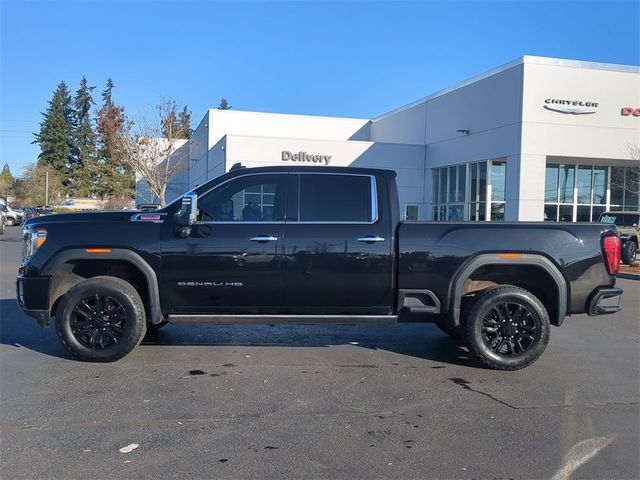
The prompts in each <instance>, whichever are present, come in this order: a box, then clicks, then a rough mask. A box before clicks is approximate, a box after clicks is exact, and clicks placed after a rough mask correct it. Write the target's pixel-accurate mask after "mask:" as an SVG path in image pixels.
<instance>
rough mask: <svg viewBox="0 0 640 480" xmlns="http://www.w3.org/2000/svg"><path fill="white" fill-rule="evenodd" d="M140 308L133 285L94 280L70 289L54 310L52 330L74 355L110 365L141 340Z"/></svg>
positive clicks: (115, 280) (113, 279) (143, 322)
mask: <svg viewBox="0 0 640 480" xmlns="http://www.w3.org/2000/svg"><path fill="white" fill-rule="evenodd" d="M146 325H147V322H146V320H145V311H144V305H143V304H142V300H141V298H140V295H139V294H138V292H137V291H136V289H135V288H133V286H132V285H131V284H130V283H128V282H126V281H124V280H122V279H120V278H116V277H107V276H101V277H94V278H90V279H88V280H84V281H82V282H80V283H79V284H77V285H75V286H74V287H73V288H71V289H70V290H69V291H68V292H67V293H66V294H65V295H64V297H63V298H62V299H61V301H60V305H59V306H58V308H57V310H56V331H57V333H58V338H60V341H61V342H62V344H63V345H64V347H65V348H66V349H67V350H68V351H69V352H71V353H72V354H73V355H74V356H76V357H78V358H80V359H82V360H87V361H92V362H113V361H115V360H119V359H120V358H122V357H124V356H125V355H126V354H128V353H129V352H130V351H131V350H133V349H134V348H135V347H136V346H137V345H138V344H139V343H140V342H141V341H142V338H143V337H144V334H145V332H146Z"/></svg>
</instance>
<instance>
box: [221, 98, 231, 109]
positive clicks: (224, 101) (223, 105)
mask: <svg viewBox="0 0 640 480" xmlns="http://www.w3.org/2000/svg"><path fill="white" fill-rule="evenodd" d="M232 108H233V107H232V106H231V105H229V101H228V100H227V99H226V98H221V99H220V105H218V110H231V109H232Z"/></svg>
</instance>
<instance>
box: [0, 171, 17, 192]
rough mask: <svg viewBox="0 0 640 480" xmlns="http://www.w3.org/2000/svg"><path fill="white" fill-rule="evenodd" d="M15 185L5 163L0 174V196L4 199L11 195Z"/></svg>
mask: <svg viewBox="0 0 640 480" xmlns="http://www.w3.org/2000/svg"><path fill="white" fill-rule="evenodd" d="M14 185H15V179H14V178H13V175H11V169H10V168H9V164H8V163H6V162H5V164H4V167H2V173H0V196H3V197H6V196H7V195H9V194H11V192H12V191H13V187H14Z"/></svg>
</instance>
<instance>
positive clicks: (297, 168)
mask: <svg viewBox="0 0 640 480" xmlns="http://www.w3.org/2000/svg"><path fill="white" fill-rule="evenodd" d="M238 172H241V173H248V172H251V173H260V172H295V173H301V172H302V173H305V172H313V173H318V172H324V173H326V172H331V173H354V174H368V175H373V174H379V175H384V176H387V175H392V176H393V177H395V176H396V172H395V171H394V170H387V169H382V168H360V167H329V166H304V165H282V166H280V165H276V166H269V167H243V166H241V165H238V164H236V165H234V166H233V167H232V168H231V169H230V170H229V172H227V173H238Z"/></svg>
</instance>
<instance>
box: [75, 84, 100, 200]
mask: <svg viewBox="0 0 640 480" xmlns="http://www.w3.org/2000/svg"><path fill="white" fill-rule="evenodd" d="M94 88H96V87H90V86H88V84H87V79H86V78H85V77H84V76H83V77H82V79H81V80H80V88H78V90H77V91H76V95H75V97H74V99H73V107H74V110H75V112H74V113H75V115H74V117H75V122H74V123H75V125H74V126H75V128H74V135H73V140H74V142H73V146H74V149H73V161H72V165H71V176H72V185H71V187H72V188H71V190H72V193H73V194H74V195H77V196H91V195H93V194H94V193H95V181H96V175H97V164H96V153H97V149H96V134H95V132H94V130H93V124H92V121H91V107H92V106H93V105H95V102H94V101H93V98H92V97H91V92H92V91H93V89H94Z"/></svg>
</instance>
